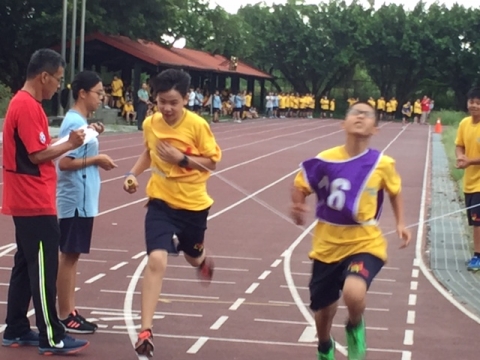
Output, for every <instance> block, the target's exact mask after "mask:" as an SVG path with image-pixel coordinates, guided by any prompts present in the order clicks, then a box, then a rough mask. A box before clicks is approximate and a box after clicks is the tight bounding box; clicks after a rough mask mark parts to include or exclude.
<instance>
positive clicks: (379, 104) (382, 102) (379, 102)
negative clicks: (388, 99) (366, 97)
mask: <svg viewBox="0 0 480 360" xmlns="http://www.w3.org/2000/svg"><path fill="white" fill-rule="evenodd" d="M377 110H382V111H385V100H383V99H378V100H377Z"/></svg>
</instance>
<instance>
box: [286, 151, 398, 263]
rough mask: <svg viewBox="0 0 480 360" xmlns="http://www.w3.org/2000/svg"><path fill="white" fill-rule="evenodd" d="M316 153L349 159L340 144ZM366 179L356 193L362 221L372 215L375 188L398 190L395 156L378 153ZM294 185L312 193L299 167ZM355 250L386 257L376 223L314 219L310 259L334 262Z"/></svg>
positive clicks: (382, 239) (375, 209) (341, 159)
mask: <svg viewBox="0 0 480 360" xmlns="http://www.w3.org/2000/svg"><path fill="white" fill-rule="evenodd" d="M317 157H318V158H322V159H325V160H328V161H330V162H342V161H347V160H350V159H352V158H351V157H350V156H349V155H348V153H347V152H346V150H345V147H344V146H337V147H335V148H332V149H329V150H326V151H323V152H321V153H320V154H318V156H317ZM367 179H368V180H367V181H366V184H365V186H364V187H363V188H362V190H361V193H360V194H359V203H358V210H357V220H358V221H359V222H366V221H369V220H371V219H373V218H374V217H375V215H376V213H377V196H378V191H380V190H385V191H386V192H387V193H388V194H389V195H396V194H398V193H399V192H400V191H401V178H400V176H399V174H398V173H397V171H396V169H395V160H393V159H392V158H391V157H389V156H386V155H383V154H381V155H380V158H379V160H378V162H377V163H376V165H375V166H374V168H373V171H372V172H371V174H370V176H368V177H367ZM294 186H295V187H296V188H298V189H300V190H301V191H302V192H304V193H307V194H312V193H313V191H312V189H311V188H310V185H309V184H308V181H307V180H306V179H305V175H304V172H303V171H300V172H298V173H297V175H296V177H295V180H294ZM332 193H333V192H332ZM327 203H328V201H327ZM358 253H369V254H372V255H374V256H376V257H378V258H380V259H382V260H384V261H385V260H386V259H387V242H386V240H385V238H384V237H383V235H382V232H381V230H380V227H379V226H378V224H371V225H370V224H369V225H364V224H361V225H360V224H359V225H346V226H341V225H335V224H332V223H327V222H323V221H320V220H319V221H318V222H317V225H316V227H315V230H314V235H313V239H312V248H311V251H310V253H309V257H310V258H311V259H315V260H318V261H322V262H325V263H334V262H338V261H341V260H342V259H344V258H346V257H348V256H351V255H354V254H358Z"/></svg>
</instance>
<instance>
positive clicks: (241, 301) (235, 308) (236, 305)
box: [228, 298, 245, 311]
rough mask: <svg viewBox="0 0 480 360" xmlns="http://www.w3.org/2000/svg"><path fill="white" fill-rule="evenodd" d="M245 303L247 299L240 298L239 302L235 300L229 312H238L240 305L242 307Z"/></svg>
mask: <svg viewBox="0 0 480 360" xmlns="http://www.w3.org/2000/svg"><path fill="white" fill-rule="evenodd" d="M244 302H245V299H244V298H238V299H237V300H235V302H234V303H233V304H232V306H230V307H229V308H228V310H232V311H235V310H237V309H238V308H239V307H240V305H242V304H243V303H244Z"/></svg>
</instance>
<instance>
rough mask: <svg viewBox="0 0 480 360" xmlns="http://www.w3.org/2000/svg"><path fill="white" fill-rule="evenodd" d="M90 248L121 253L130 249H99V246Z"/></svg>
mask: <svg viewBox="0 0 480 360" xmlns="http://www.w3.org/2000/svg"><path fill="white" fill-rule="evenodd" d="M90 250H95V251H107V252H108V251H110V252H121V253H126V252H128V250H120V249H99V248H91V249H90Z"/></svg>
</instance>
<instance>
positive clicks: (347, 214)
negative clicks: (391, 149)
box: [301, 149, 383, 225]
mask: <svg viewBox="0 0 480 360" xmlns="http://www.w3.org/2000/svg"><path fill="white" fill-rule="evenodd" d="M381 156H382V154H381V153H380V152H379V151H377V150H374V149H368V150H366V151H365V152H364V153H363V154H361V155H359V156H356V157H354V158H351V159H348V160H345V161H328V160H326V159H322V158H319V157H316V158H313V159H309V160H306V161H304V162H303V163H302V164H301V167H302V170H303V174H304V177H305V180H307V182H308V184H309V185H310V188H311V189H312V191H314V192H315V194H316V195H317V198H318V204H317V208H316V216H317V218H318V219H319V220H321V221H324V222H327V223H331V224H336V225H360V222H358V220H357V218H358V204H359V202H360V197H361V196H362V193H363V192H364V191H365V187H366V184H367V182H368V179H369V178H370V176H371V175H372V173H373V171H374V170H375V168H376V166H377V164H378V162H379V161H380V159H381ZM382 204H383V190H378V193H377V210H376V214H375V218H374V219H370V220H369V222H372V224H373V223H376V221H377V220H378V219H379V217H380V214H381V210H382Z"/></svg>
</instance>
